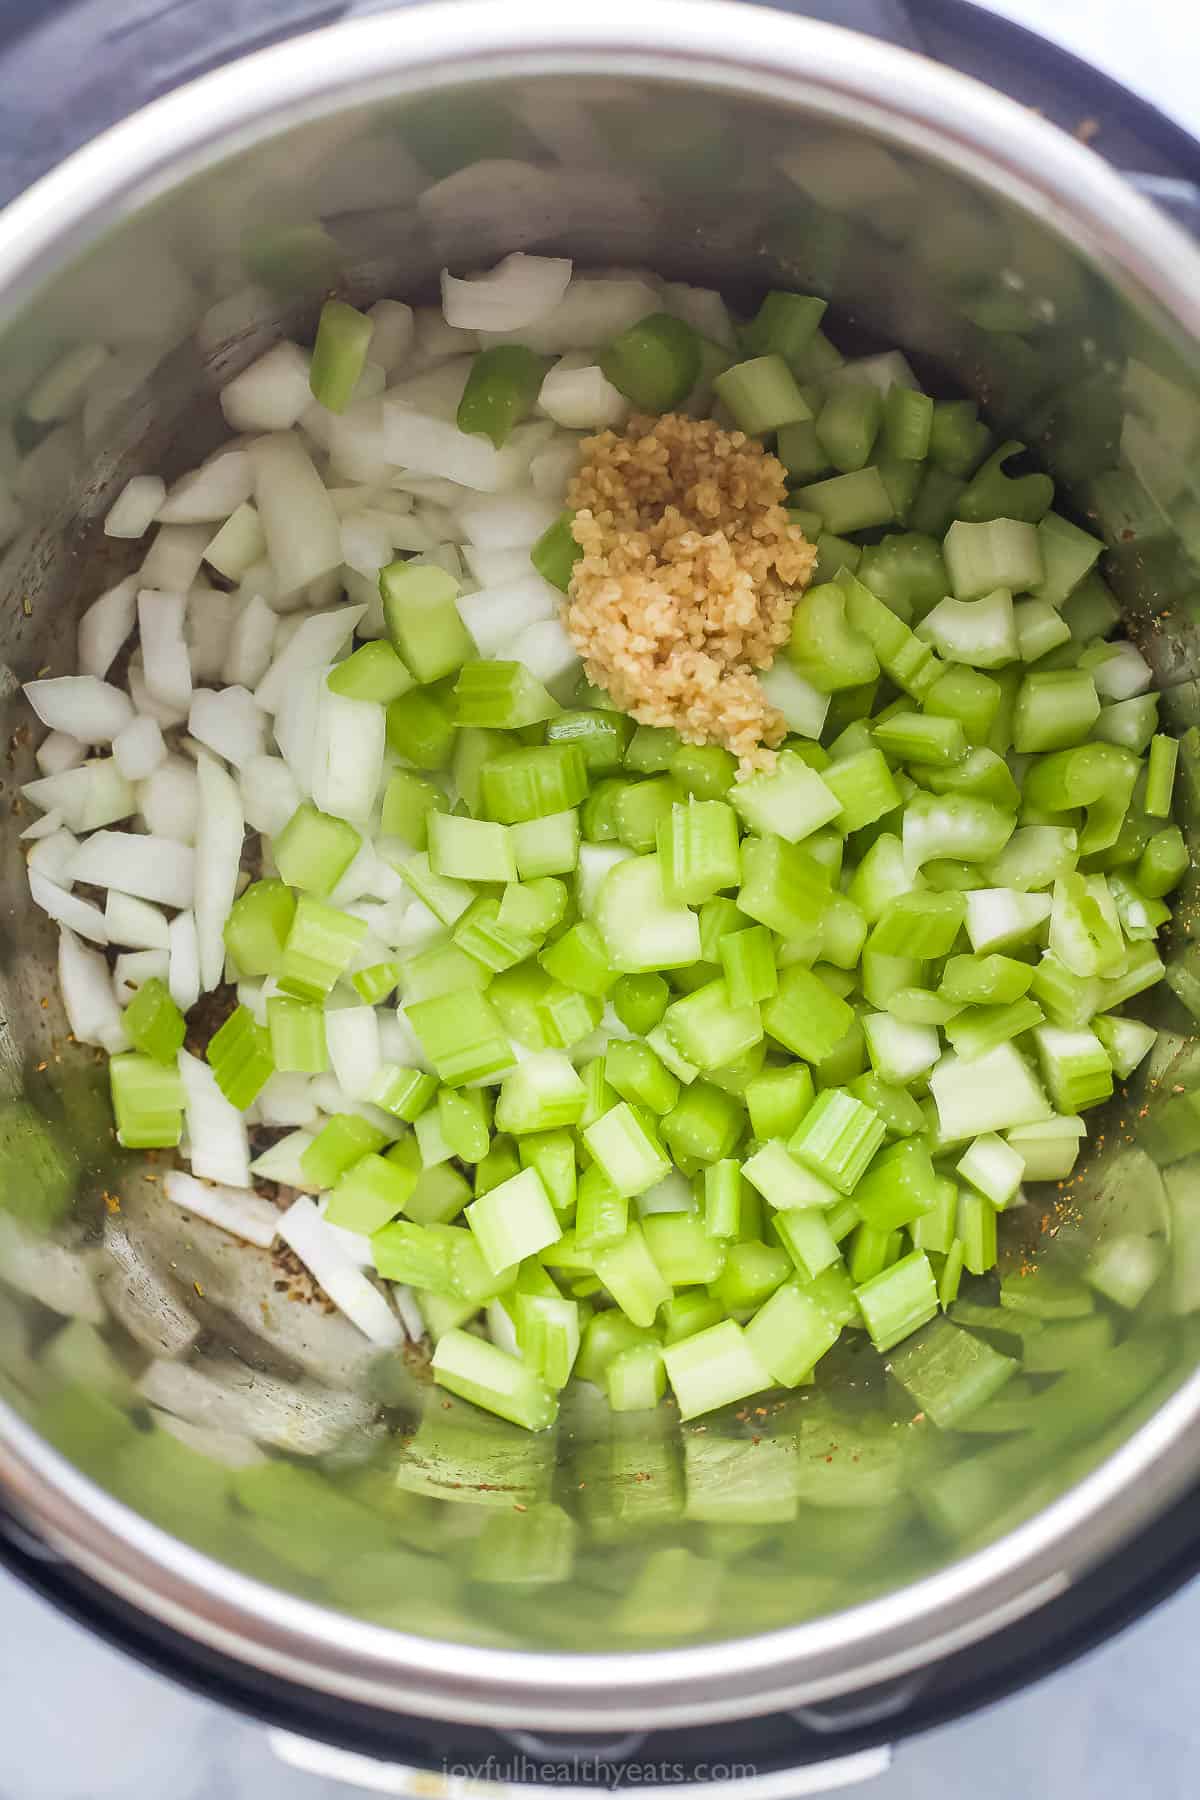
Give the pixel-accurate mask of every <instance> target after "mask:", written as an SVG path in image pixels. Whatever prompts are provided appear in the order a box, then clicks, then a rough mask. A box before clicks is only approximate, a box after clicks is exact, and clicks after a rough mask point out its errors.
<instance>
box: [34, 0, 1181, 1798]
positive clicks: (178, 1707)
mask: <svg viewBox="0 0 1200 1800" xmlns="http://www.w3.org/2000/svg"><path fill="white" fill-rule="evenodd" d="M988 4H990V5H991V7H992V9H993V10H994V11H996V12H999V13H1003V14H1004V15H1006V16H1007V17H1009V18H1012V19H1015V20H1018V21H1020V22H1021V23H1022V24H1026V25H1029V26H1032V27H1034V28H1035V29H1037V30H1040V31H1041V32H1042V33H1043V34H1044V35H1046V36H1048V37H1053V38H1056V39H1057V40H1058V41H1059V42H1061V43H1062V44H1064V45H1066V46H1067V47H1068V48H1069V49H1071V50H1074V51H1076V52H1077V53H1078V54H1080V55H1081V56H1083V57H1085V58H1086V59H1087V60H1089V61H1091V62H1092V63H1094V64H1095V65H1097V66H1098V67H1100V68H1102V69H1104V70H1105V71H1106V72H1107V73H1109V74H1111V75H1114V76H1115V77H1117V79H1119V80H1121V81H1123V82H1124V83H1125V85H1126V86H1128V87H1131V88H1133V89H1134V90H1136V91H1137V92H1139V93H1141V94H1143V95H1144V96H1145V97H1146V98H1147V99H1151V100H1153V101H1155V102H1156V103H1157V104H1158V105H1159V106H1160V107H1162V108H1163V110H1164V111H1167V112H1170V113H1172V114H1173V115H1174V116H1175V117H1176V118H1177V119H1178V120H1179V121H1180V122H1181V123H1182V124H1184V125H1186V126H1190V127H1191V128H1192V129H1193V130H1195V131H1196V132H1197V134H1200V39H1198V36H1197V13H1196V0H988ZM0 1600H2V1604H3V1619H4V1625H5V1630H4V1632H3V1634H2V1635H0V1800H77V1797H78V1800H346V1797H347V1796H349V1795H350V1793H351V1792H352V1790H351V1789H349V1788H347V1787H344V1786H342V1785H341V1784H340V1783H334V1782H330V1781H324V1780H319V1779H315V1778H311V1777H308V1776H305V1775H300V1774H297V1773H295V1772H293V1771H291V1770H289V1769H286V1768H284V1767H283V1766H282V1765H280V1764H279V1763H277V1762H276V1761H275V1759H274V1757H273V1755H272V1753H271V1751H270V1748H269V1746H268V1743H267V1740H266V1736H265V1734H264V1733H263V1732H262V1731H260V1730H259V1729H257V1728H256V1727H255V1726H252V1725H249V1724H247V1723H245V1722H243V1721H242V1720H241V1719H238V1718H236V1717H234V1716H233V1715H231V1714H228V1713H225V1712H223V1711H222V1710H221V1709H219V1708H218V1707H216V1706H213V1705H210V1704H208V1703H207V1702H205V1701H201V1700H198V1699H195V1698H194V1697H193V1696H191V1695H190V1694H187V1693H185V1692H183V1691H182V1690H181V1689H179V1688H176V1687H174V1686H172V1685H171V1684H169V1683H168V1682H166V1681H164V1680H162V1679H160V1678H159V1677H157V1676H155V1675H151V1674H149V1673H148V1672H147V1671H146V1670H144V1669H142V1668H141V1667H139V1666H138V1665H137V1664H134V1663H131V1662H128V1661H126V1660H125V1659H124V1658H123V1657H120V1656H118V1655H117V1654H116V1653H115V1652H114V1651H111V1650H109V1649H107V1648H106V1647H104V1646H103V1645H101V1644H99V1643H98V1642H96V1641H95V1640H94V1639H92V1638H90V1637H88V1636H87V1635H86V1634H85V1633H84V1632H83V1631H82V1630H81V1629H79V1628H78V1627H77V1626H75V1625H72V1624H70V1623H69V1622H68V1621H66V1620H65V1619H62V1618H60V1617H59V1616H58V1615H57V1614H56V1613H54V1612H53V1611H52V1610H51V1609H50V1608H49V1607H48V1606H47V1605H45V1604H44V1603H43V1602H42V1601H41V1600H38V1599H35V1598H34V1597H33V1596H31V1595H30V1594H28V1593H26V1591H25V1590H24V1589H23V1588H21V1587H20V1586H18V1585H17V1584H16V1583H15V1582H14V1581H12V1580H11V1579H10V1578H8V1577H7V1576H4V1575H3V1574H0ZM1198 1638H1200V1586H1195V1587H1193V1588H1191V1589H1189V1590H1187V1591H1185V1592H1183V1593H1182V1594H1180V1595H1178V1596H1177V1597H1176V1598H1175V1599H1174V1600H1172V1601H1171V1602H1169V1603H1168V1604H1167V1605H1165V1606H1163V1607H1161V1608H1160V1609H1159V1610H1158V1611H1157V1612H1156V1613H1154V1614H1153V1615H1152V1616H1151V1617H1150V1618H1148V1619H1145V1620H1143V1621H1142V1622H1141V1623H1140V1624H1138V1625H1136V1626H1134V1627H1133V1628H1131V1629H1130V1630H1129V1631H1127V1632H1125V1633H1124V1634H1123V1635H1122V1636H1121V1637H1120V1638H1118V1639H1116V1640H1115V1641H1113V1642H1111V1643H1109V1644H1108V1645H1107V1646H1105V1648H1103V1649H1102V1650H1099V1651H1096V1652H1094V1653H1093V1654H1092V1655H1090V1656H1088V1657H1086V1658H1085V1659H1083V1660H1082V1661H1081V1662H1079V1663H1076V1664H1075V1665H1074V1666H1072V1667H1071V1668H1069V1669H1066V1670H1064V1671H1062V1672H1061V1673H1060V1674H1058V1675H1055V1676H1053V1677H1051V1678H1050V1679H1049V1680H1047V1681H1044V1682H1043V1683H1041V1685H1040V1686H1038V1687H1037V1688H1034V1689H1032V1690H1030V1691H1028V1692H1026V1693H1024V1694H1022V1695H1020V1696H1019V1697H1017V1698H1016V1699H1012V1700H1007V1701H1004V1702H1002V1703H1001V1704H999V1705H997V1706H995V1707H992V1708H990V1709H989V1710H988V1711H986V1712H984V1713H979V1714H976V1715H975V1716H974V1717H972V1718H971V1719H968V1720H966V1721H964V1722H963V1723H961V1724H958V1725H953V1726H949V1727H947V1728H945V1729H943V1730H941V1731H939V1732H936V1733H933V1734H931V1735H930V1736H928V1737H925V1738H922V1739H918V1740H916V1741H914V1742H910V1743H907V1744H905V1745H903V1746H902V1747H901V1748H900V1750H899V1751H898V1752H897V1754H896V1758H895V1762H894V1764H893V1767H892V1768H891V1770H890V1772H889V1773H888V1774H886V1775H884V1776H883V1777H881V1778H880V1779H878V1780H876V1781H873V1782H871V1783H869V1784H867V1785H865V1786H863V1787H861V1788H856V1789H851V1790H849V1791H850V1792H853V1793H861V1794H862V1795H863V1796H864V1800H933V1796H935V1795H943V1794H945V1795H952V1794H957V1793H969V1794H970V1795H971V1797H972V1800H1026V1796H1028V1797H1029V1800H1034V1797H1035V1796H1036V1797H1038V1800H1040V1796H1042V1795H1043V1794H1050V1795H1053V1796H1054V1797H1055V1800H1130V1796H1134V1795H1142V1794H1145V1795H1150V1796H1153V1800H1195V1796H1196V1775H1195V1770H1196V1767H1197V1763H1198V1760H1200V1709H1198V1708H1197V1706H1196V1702H1195V1675H1194V1668H1195V1644H1196V1642H1197V1640H1198Z"/></svg>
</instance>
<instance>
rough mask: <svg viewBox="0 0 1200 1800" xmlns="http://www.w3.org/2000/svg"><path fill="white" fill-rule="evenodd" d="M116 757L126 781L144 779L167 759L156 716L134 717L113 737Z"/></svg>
mask: <svg viewBox="0 0 1200 1800" xmlns="http://www.w3.org/2000/svg"><path fill="white" fill-rule="evenodd" d="M113 758H114V760H115V762H116V765H117V767H118V769H120V771H121V773H122V775H124V777H125V779H126V781H144V780H145V779H146V777H147V776H148V775H153V773H154V771H155V769H158V768H161V766H162V764H163V763H164V762H165V761H166V760H167V746H166V744H165V743H164V742H163V734H162V727H161V726H160V725H159V723H158V720H157V719H148V718H145V717H144V716H143V717H138V718H135V719H132V720H131V721H130V723H129V724H128V725H126V726H125V728H124V730H123V731H121V732H119V733H118V734H117V736H116V737H115V738H114V739H113Z"/></svg>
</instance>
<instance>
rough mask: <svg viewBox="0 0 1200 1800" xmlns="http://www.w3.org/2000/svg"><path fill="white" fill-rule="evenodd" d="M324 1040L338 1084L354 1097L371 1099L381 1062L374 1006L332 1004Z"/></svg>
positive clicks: (356, 1098)
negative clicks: (334, 1005) (335, 1005)
mask: <svg viewBox="0 0 1200 1800" xmlns="http://www.w3.org/2000/svg"><path fill="white" fill-rule="evenodd" d="M325 1041H326V1043H327V1044H328V1046H329V1061H330V1063H331V1064H332V1067H333V1072H334V1074H335V1075H336V1076H337V1079H338V1082H339V1084H340V1085H341V1086H342V1087H343V1088H344V1089H345V1091H346V1092H347V1093H348V1094H349V1095H350V1096H351V1097H352V1098H353V1099H355V1100H366V1099H368V1098H369V1097H370V1093H371V1089H372V1087H373V1086H374V1084H375V1079H376V1077H377V1075H378V1074H379V1070H380V1067H381V1064H382V1057H381V1055H380V1050H379V1020H378V1018H377V1016H376V1013H375V1008H374V1007H373V1006H339V1007H333V1008H331V1009H330V1010H328V1011H327V1012H326V1014H325Z"/></svg>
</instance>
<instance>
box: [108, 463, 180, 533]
mask: <svg viewBox="0 0 1200 1800" xmlns="http://www.w3.org/2000/svg"><path fill="white" fill-rule="evenodd" d="M166 495H167V485H166V482H165V481H162V480H160V478H159V477H158V476H157V475H134V476H131V478H130V479H129V480H128V481H127V482H126V483H125V486H124V487H123V488H122V489H121V492H120V493H119V494H118V495H117V498H116V499H115V500H114V501H113V504H112V505H111V506H110V507H109V509H108V513H107V515H106V517H105V520H104V535H105V537H112V538H140V537H141V536H142V535H143V534H144V533H145V532H147V531H149V529H150V527H151V525H153V523H154V521H155V519H156V518H157V516H158V509H159V507H160V506H161V505H162V503H163V501H164V500H165V499H166Z"/></svg>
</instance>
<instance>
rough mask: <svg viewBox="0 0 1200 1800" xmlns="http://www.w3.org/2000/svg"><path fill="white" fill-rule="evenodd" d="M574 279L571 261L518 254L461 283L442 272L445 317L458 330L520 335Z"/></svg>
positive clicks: (444, 270) (558, 297)
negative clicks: (518, 333) (508, 332)
mask: <svg viewBox="0 0 1200 1800" xmlns="http://www.w3.org/2000/svg"><path fill="white" fill-rule="evenodd" d="M570 279H571V261H570V258H569V257H566V256H526V255H525V254H524V253H523V252H522V251H520V250H516V251H514V252H513V254H512V255H511V256H506V257H505V258H504V260H503V261H502V262H499V263H497V264H496V266H495V268H494V269H489V270H488V272H487V274H485V275H473V276H469V277H468V278H467V279H466V280H463V281H460V280H459V279H458V278H457V277H456V276H454V275H451V273H450V271H449V270H448V269H443V270H442V313H443V316H444V317H445V320H446V323H447V325H453V326H454V327H455V328H456V329H458V330H460V331H520V330H521V329H522V328H523V327H524V326H526V325H533V324H535V323H536V321H537V320H538V319H544V318H545V317H546V315H547V313H550V312H552V311H553V310H554V308H555V307H556V306H557V305H558V303H559V302H560V300H561V299H562V297H563V295H564V294H565V293H566V291H567V283H568V282H569V281H570Z"/></svg>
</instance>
